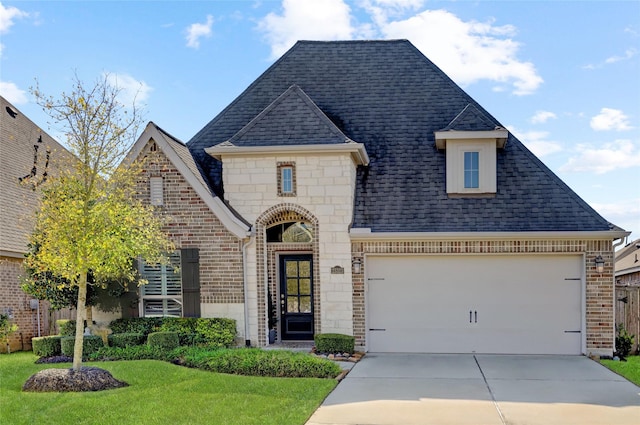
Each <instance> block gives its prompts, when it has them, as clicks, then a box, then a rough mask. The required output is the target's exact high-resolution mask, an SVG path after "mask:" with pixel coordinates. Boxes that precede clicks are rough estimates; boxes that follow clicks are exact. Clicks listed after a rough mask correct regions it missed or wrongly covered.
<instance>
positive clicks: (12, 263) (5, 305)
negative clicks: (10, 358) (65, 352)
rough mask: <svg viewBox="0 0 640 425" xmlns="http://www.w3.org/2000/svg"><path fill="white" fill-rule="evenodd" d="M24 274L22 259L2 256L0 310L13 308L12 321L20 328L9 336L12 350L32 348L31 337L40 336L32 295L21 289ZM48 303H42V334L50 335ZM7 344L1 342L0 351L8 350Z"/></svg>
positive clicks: (0, 260)
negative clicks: (21, 278)
mask: <svg viewBox="0 0 640 425" xmlns="http://www.w3.org/2000/svg"><path fill="white" fill-rule="evenodd" d="M22 274H23V269H22V259H20V258H12V257H0V312H2V313H4V312H5V311H6V309H11V313H12V314H13V319H11V323H14V324H16V325H18V328H19V329H18V330H17V331H16V332H15V333H13V334H12V335H11V337H10V338H9V344H10V347H11V351H18V350H23V349H24V350H31V338H33V337H34V336H38V316H37V310H31V306H30V305H29V300H31V297H30V296H29V295H27V294H25V293H24V292H23V291H22V289H20V277H21V276H22ZM45 304H46V303H44V302H41V303H40V334H41V335H48V333H47V332H46V329H48V327H47V324H46V323H45V319H46V315H47V311H48V310H47V308H46V305H45ZM6 351H7V347H6V344H4V343H3V344H0V352H6Z"/></svg>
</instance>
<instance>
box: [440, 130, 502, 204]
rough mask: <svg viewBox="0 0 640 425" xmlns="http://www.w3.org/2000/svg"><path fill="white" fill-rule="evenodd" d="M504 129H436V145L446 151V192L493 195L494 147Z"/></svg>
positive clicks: (461, 194) (458, 195)
mask: <svg viewBox="0 0 640 425" xmlns="http://www.w3.org/2000/svg"><path fill="white" fill-rule="evenodd" d="M507 136H508V132H507V130H504V129H496V130H489V131H455V130H449V131H437V132H436V146H437V147H438V149H444V150H445V151H446V155H447V159H446V167H447V194H448V195H449V196H452V197H461V196H462V197H466V196H471V197H473V196H480V197H485V196H495V194H496V192H497V169H496V162H497V149H502V148H504V145H505V143H506V140H507Z"/></svg>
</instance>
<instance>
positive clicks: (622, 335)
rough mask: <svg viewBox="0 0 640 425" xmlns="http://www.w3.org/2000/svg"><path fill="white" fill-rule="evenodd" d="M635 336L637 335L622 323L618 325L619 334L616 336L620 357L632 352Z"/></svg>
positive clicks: (617, 351)
mask: <svg viewBox="0 0 640 425" xmlns="http://www.w3.org/2000/svg"><path fill="white" fill-rule="evenodd" d="M634 338H635V335H630V334H629V332H627V330H626V329H625V328H624V326H622V325H620V326H619V327H618V335H617V336H616V353H617V354H618V355H619V356H620V357H627V356H628V355H629V354H630V353H631V349H632V348H633V341H634Z"/></svg>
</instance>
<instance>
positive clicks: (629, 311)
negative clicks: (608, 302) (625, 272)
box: [616, 285, 640, 353]
mask: <svg viewBox="0 0 640 425" xmlns="http://www.w3.org/2000/svg"><path fill="white" fill-rule="evenodd" d="M619 325H624V328H625V329H626V330H627V331H628V332H629V334H631V335H635V345H634V347H633V348H632V349H631V352H632V353H633V352H638V350H640V286H618V285H616V326H619Z"/></svg>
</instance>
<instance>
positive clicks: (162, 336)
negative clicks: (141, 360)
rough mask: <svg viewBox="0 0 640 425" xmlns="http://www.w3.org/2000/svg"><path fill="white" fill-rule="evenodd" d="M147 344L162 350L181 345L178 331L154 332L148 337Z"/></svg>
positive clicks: (173, 348) (172, 348) (169, 349)
mask: <svg viewBox="0 0 640 425" xmlns="http://www.w3.org/2000/svg"><path fill="white" fill-rule="evenodd" d="M147 344H148V345H150V346H152V347H157V348H159V349H161V350H165V351H171V350H175V349H176V348H178V347H179V346H180V338H179V337H178V333H177V332H152V333H150V334H149V336H148V337H147Z"/></svg>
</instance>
